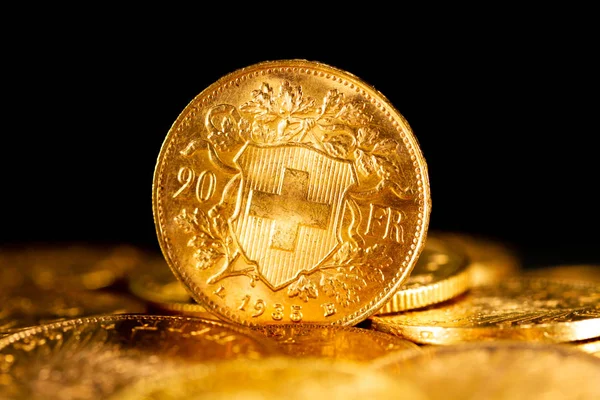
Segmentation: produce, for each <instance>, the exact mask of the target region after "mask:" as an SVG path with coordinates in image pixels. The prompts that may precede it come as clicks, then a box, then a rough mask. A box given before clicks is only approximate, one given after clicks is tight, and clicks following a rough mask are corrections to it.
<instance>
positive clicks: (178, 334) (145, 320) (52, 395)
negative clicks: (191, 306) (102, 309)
mask: <svg viewBox="0 0 600 400" xmlns="http://www.w3.org/2000/svg"><path fill="white" fill-rule="evenodd" d="M275 354H277V349H276V348H275V347H273V344H272V343H270V342H269V341H267V340H266V339H265V338H264V337H262V336H260V335H255V334H254V333H252V332H249V331H248V330H242V329H239V328H238V327H236V326H233V325H229V324H225V323H222V322H217V321H210V320H204V319H200V318H192V317H179V316H150V315H112V316H102V317H93V318H82V319H73V320H68V321H63V322H59V323H55V324H50V325H43V326H39V327H35V328H31V329H27V330H24V331H21V332H18V333H15V334H13V335H9V336H6V337H4V338H1V339H0V393H2V394H3V395H4V396H6V397H4V398H9V399H11V400H21V399H23V400H24V399H27V400H38V399H40V400H41V399H43V400H67V399H69V400H72V399H78V400H83V399H90V400H92V399H93V400H96V399H104V398H106V397H108V396H109V395H111V394H112V393H115V392H116V391H118V390H120V389H121V388H123V387H125V386H127V385H130V384H133V383H134V382H135V381H136V380H137V379H140V378H143V377H148V376H154V375H156V374H158V373H159V372H161V373H162V372H166V371H169V370H175V369H176V368H190V367H192V366H194V365H203V364H204V363H207V362H210V361H216V360H227V359H234V358H244V359H248V360H250V359H256V358H260V357H264V356H269V355H275Z"/></svg>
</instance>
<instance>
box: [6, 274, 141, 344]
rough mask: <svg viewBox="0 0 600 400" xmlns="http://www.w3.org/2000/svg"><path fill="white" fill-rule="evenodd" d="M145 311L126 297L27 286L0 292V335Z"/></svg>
mask: <svg viewBox="0 0 600 400" xmlns="http://www.w3.org/2000/svg"><path fill="white" fill-rule="evenodd" d="M145 311H146V306H145V304H144V303H143V302H141V301H139V300H137V299H135V298H132V297H130V296H127V295H124V294H119V293H112V292H102V291H82V290H78V291H68V292H61V291H58V290H46V289H40V288H38V287H37V286H34V285H26V286H24V287H21V288H18V289H17V288H15V289H13V290H4V291H2V292H0V333H2V334H7V333H12V332H15V331H17V330H21V329H23V328H27V327H30V326H34V325H39V324H45V323H49V322H56V321H59V320H63V319H70V318H75V317H86V316H91V315H98V314H125V313H142V312H145Z"/></svg>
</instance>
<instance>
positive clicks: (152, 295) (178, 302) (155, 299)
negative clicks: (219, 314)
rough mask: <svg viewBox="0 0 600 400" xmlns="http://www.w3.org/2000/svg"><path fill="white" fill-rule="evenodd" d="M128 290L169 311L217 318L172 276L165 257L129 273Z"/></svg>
mask: <svg viewBox="0 0 600 400" xmlns="http://www.w3.org/2000/svg"><path fill="white" fill-rule="evenodd" d="M128 287H129V291H130V292H131V293H132V294H134V295H135V296H136V297H138V298H140V299H142V300H144V301H145V302H147V303H148V305H149V306H150V308H152V309H154V310H157V311H162V312H166V313H169V314H178V315H188V316H195V317H201V318H209V319H214V318H216V316H215V315H214V314H212V313H210V312H208V311H206V309H205V308H204V307H203V306H201V305H200V304H198V303H197V302H196V301H195V300H194V299H193V298H192V297H191V296H190V294H189V292H188V291H187V289H186V288H185V286H184V285H183V284H182V283H181V282H179V281H178V280H177V277H176V276H175V275H173V271H171V269H170V268H169V266H168V265H167V263H166V262H165V261H164V259H163V258H162V257H160V258H159V257H156V258H155V259H153V260H152V261H150V262H148V263H146V264H144V265H142V266H141V267H140V268H137V269H136V270H134V271H133V272H131V273H130V274H129V276H128Z"/></svg>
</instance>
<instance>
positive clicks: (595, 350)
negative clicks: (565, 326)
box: [569, 337, 600, 357]
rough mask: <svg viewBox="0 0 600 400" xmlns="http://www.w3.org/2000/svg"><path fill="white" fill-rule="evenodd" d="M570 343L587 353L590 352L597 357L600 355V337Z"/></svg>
mask: <svg viewBox="0 0 600 400" xmlns="http://www.w3.org/2000/svg"><path fill="white" fill-rule="evenodd" d="M569 345H570V346H573V347H575V348H576V349H579V350H583V351H585V352H586V353H590V354H592V355H594V356H596V357H600V337H597V338H593V339H589V340H581V341H578V342H571V343H569Z"/></svg>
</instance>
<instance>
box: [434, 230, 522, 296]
mask: <svg viewBox="0 0 600 400" xmlns="http://www.w3.org/2000/svg"><path fill="white" fill-rule="evenodd" d="M430 234H434V235H436V236H437V237H440V238H443V239H444V240H446V241H450V242H452V243H454V244H455V245H456V246H461V247H462V248H463V251H464V252H465V253H466V254H467V257H468V258H469V260H470V265H469V270H470V274H471V286H483V285H492V284H495V283H498V282H500V281H502V280H503V279H505V278H508V277H512V276H515V275H517V274H518V273H520V271H521V270H522V265H521V259H520V258H519V256H518V255H517V253H516V252H515V250H514V249H513V248H512V247H511V246H510V245H508V244H506V243H503V242H500V241H495V240H493V239H489V238H486V237H482V236H476V235H471V234H466V233H460V232H441V231H440V232H432V233H430Z"/></svg>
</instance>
